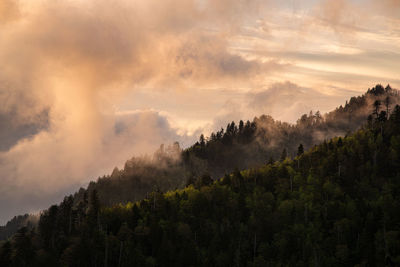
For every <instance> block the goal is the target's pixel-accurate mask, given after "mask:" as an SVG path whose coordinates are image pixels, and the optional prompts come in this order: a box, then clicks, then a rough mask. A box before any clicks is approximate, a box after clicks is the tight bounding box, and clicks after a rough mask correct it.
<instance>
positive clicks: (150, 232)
mask: <svg viewBox="0 0 400 267" xmlns="http://www.w3.org/2000/svg"><path fill="white" fill-rule="evenodd" d="M377 110H378V109H377ZM391 113H392V114H391V116H390V117H389V116H388V115H387V113H386V111H384V110H382V111H380V112H375V114H373V115H371V116H370V117H369V119H368V122H367V123H366V124H365V125H364V127H362V128H361V129H360V130H358V131H356V132H355V133H354V134H348V135H347V136H345V137H343V138H342V137H336V138H333V139H331V140H326V141H324V142H322V143H321V144H319V145H316V146H313V147H312V148H310V149H309V150H308V151H306V152H304V151H303V149H302V147H301V146H299V148H298V153H297V154H298V155H297V156H296V157H295V158H293V159H290V158H288V157H285V158H282V159H281V160H280V161H275V162H273V163H268V164H264V165H263V166H261V167H260V168H253V169H248V170H244V171H238V170H237V171H234V172H233V173H231V174H227V175H225V176H224V177H223V178H221V179H218V180H216V181H213V180H212V179H211V178H210V177H209V176H202V177H201V178H200V179H198V180H196V181H195V182H194V183H193V184H191V185H189V186H187V187H186V188H184V189H179V190H176V191H169V192H167V193H162V192H160V191H159V190H156V191H154V192H152V193H151V194H149V195H148V196H147V197H146V198H145V199H143V200H141V201H138V202H135V203H133V204H132V203H128V204H126V205H122V204H119V205H115V206H113V207H104V206H102V205H101V203H100V201H99V194H100V193H98V192H97V191H96V190H92V191H90V193H89V195H88V194H85V197H84V199H83V200H82V201H80V202H79V204H78V205H77V208H74V205H73V202H72V197H70V198H66V199H65V200H64V201H63V202H62V203H61V204H60V205H54V206H52V207H50V208H49V209H48V210H47V211H45V212H43V214H42V215H41V218H40V221H39V225H38V227H37V229H35V230H27V229H26V228H22V229H20V230H19V231H18V233H17V234H16V235H15V236H14V237H13V238H12V239H11V240H9V241H7V242H5V243H4V244H3V245H2V248H1V249H0V265H1V266H27V264H29V266H312V265H314V266H398V265H400V213H399V212H398V210H399V209H400V106H396V107H394V108H393V111H392V112H391Z"/></svg>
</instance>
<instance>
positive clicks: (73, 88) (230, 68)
mask: <svg viewBox="0 0 400 267" xmlns="http://www.w3.org/2000/svg"><path fill="white" fill-rule="evenodd" d="M261 2H264V3H266V2H265V1H257V0H254V1H250V0H248V1H240V0H234V1H227V0H218V1H208V0H205V1H197V0H190V1H186V0H167V1H161V2H160V1H156V0H149V1H134V2H132V1H125V0H119V1H105V0H100V1H94V0H91V1H67V0H59V1H51V0H40V1H39V0H38V1H29V0H20V1H18V0H4V1H1V2H0V27H1V31H2V38H1V39H0V60H1V62H3V65H2V67H1V71H0V100H1V102H2V103H5V104H4V105H3V106H2V107H0V122H1V123H2V130H1V132H0V136H1V141H0V142H1V144H0V149H1V150H3V151H1V152H0V172H1V178H0V179H1V180H0V183H1V185H2V186H1V192H0V193H1V195H2V198H3V200H4V201H6V199H7V198H9V199H10V201H11V200H12V203H14V204H12V203H11V202H9V203H10V204H9V205H8V206H7V208H6V207H4V210H3V209H2V218H1V219H2V220H4V219H6V218H5V216H8V215H10V214H11V213H13V212H12V211H13V210H14V211H17V209H16V207H17V206H19V205H21V206H22V207H25V208H26V209H38V208H43V207H44V206H43V205H42V204H43V203H46V201H45V200H46V199H47V200H50V199H51V200H54V197H55V196H61V195H63V194H64V193H65V192H66V191H68V190H71V188H73V186H74V185H75V186H77V185H81V184H82V183H85V182H87V181H88V180H89V179H93V178H94V177H96V176H97V175H101V174H104V173H107V172H109V171H110V170H111V169H112V168H113V167H114V166H115V165H117V164H122V163H123V162H124V161H125V160H126V159H128V158H130V157H131V156H133V155H134V154H143V153H149V152H152V151H153V150H154V149H155V148H156V147H158V146H159V144H160V143H162V142H167V141H168V142H170V141H171V142H172V141H175V140H178V141H179V140H189V139H190V137H188V136H185V135H182V134H181V135H178V134H177V133H176V129H173V128H172V127H171V126H170V125H169V123H168V120H167V118H165V117H163V116H162V115H160V114H159V113H155V112H140V113H137V114H129V115H126V114H125V115H121V114H118V112H116V110H117V108H116V106H117V105H118V103H119V102H121V100H123V98H124V96H125V95H126V94H127V93H128V92H130V91H132V90H136V88H153V87H158V88H191V87H199V86H202V87H215V86H217V85H218V86H229V85H235V86H238V85H240V84H244V83H245V82H246V80H248V79H249V78H250V77H254V78H256V77H258V76H261V75H264V74H265V73H267V72H269V71H272V70H273V68H275V67H276V66H277V65H278V64H275V63H270V62H261V61H259V60H256V59H247V58H244V57H242V56H240V55H238V54H235V53H233V52H232V51H231V50H230V44H231V38H232V36H233V35H234V34H235V33H237V32H238V31H240V26H241V25H242V24H243V23H244V22H245V21H246V20H247V19H249V18H251V17H252V15H254V14H257V12H258V10H259V5H260V3H261ZM185 138H186V139H185ZM188 138H189V139H188ZM22 203H23V204H22ZM28 203H31V204H29V205H28ZM18 211H19V212H22V211H23V208H20V209H18ZM3 214H4V215H3ZM3 216H4V217H3Z"/></svg>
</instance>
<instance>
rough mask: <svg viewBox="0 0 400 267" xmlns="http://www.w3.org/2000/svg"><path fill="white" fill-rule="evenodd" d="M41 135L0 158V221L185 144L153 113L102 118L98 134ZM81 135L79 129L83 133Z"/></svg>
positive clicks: (63, 132) (0, 154)
mask: <svg viewBox="0 0 400 267" xmlns="http://www.w3.org/2000/svg"><path fill="white" fill-rule="evenodd" d="M67 130H68V129H57V131H48V130H44V131H41V132H40V133H38V134H36V135H34V136H33V137H32V138H30V139H22V140H21V141H19V143H18V144H17V145H15V146H14V147H12V148H11V149H10V150H9V151H7V152H0V163H1V172H2V177H1V185H2V186H1V188H0V196H1V197H0V203H7V205H6V206H4V205H3V206H1V207H0V208H1V210H2V218H1V219H2V220H5V219H8V217H10V216H11V215H15V213H16V212H26V211H32V210H38V209H39V208H45V207H46V206H47V205H48V204H49V202H51V201H59V200H60V199H61V198H62V196H64V195H66V194H68V193H72V192H73V191H75V190H77V189H78V188H79V187H80V186H85V185H86V183H87V182H88V181H89V180H94V179H96V178H97V177H98V176H101V175H103V174H107V173H110V172H111V170H112V168H113V167H114V166H119V167H122V166H123V164H124V163H125V161H126V160H127V159H129V158H131V157H132V156H133V155H144V154H146V153H149V152H154V151H155V150H156V149H157V148H158V147H159V145H160V144H162V143H164V144H169V143H172V142H173V141H179V142H180V143H181V144H190V143H192V142H193V141H194V139H193V137H192V136H187V135H179V134H177V129H174V128H172V127H171V125H170V124H169V122H168V119H167V118H166V117H165V116H163V115H161V114H160V113H159V112H156V111H146V110H144V111H135V112H130V113H124V114H118V115H116V116H112V117H111V116H110V117H105V118H104V122H103V129H99V128H96V129H95V130H97V131H99V130H101V131H100V132H99V133H98V134H93V133H92V134H90V135H87V132H86V131H85V132H86V134H82V133H80V129H76V130H74V131H67ZM82 130H84V129H82Z"/></svg>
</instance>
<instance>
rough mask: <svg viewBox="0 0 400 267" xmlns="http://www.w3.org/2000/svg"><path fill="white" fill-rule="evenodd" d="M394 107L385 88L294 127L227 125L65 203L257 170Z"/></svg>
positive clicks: (120, 198)
mask: <svg viewBox="0 0 400 267" xmlns="http://www.w3.org/2000/svg"><path fill="white" fill-rule="evenodd" d="M377 101H378V102H379V103H375V102H377ZM374 103H375V104H376V107H374ZM397 103H400V96H399V93H398V91H397V90H395V89H392V88H391V87H390V86H389V85H388V86H386V88H384V87H383V86H381V85H377V86H375V87H374V88H372V89H368V91H367V92H366V93H365V94H363V95H362V96H358V97H352V98H351V99H350V100H349V101H346V104H345V105H344V106H340V107H338V108H337V109H336V110H334V111H332V112H329V113H327V114H325V115H321V114H320V113H319V112H315V113H312V112H310V113H309V114H304V115H303V116H301V118H299V120H298V121H297V123H296V124H289V123H285V122H280V121H275V120H274V119H273V118H272V117H271V116H268V115H262V116H260V117H256V118H254V120H253V121H252V122H250V121H247V122H243V121H240V122H239V123H237V124H235V122H232V123H229V124H228V125H227V127H226V129H221V130H220V131H218V132H215V133H212V134H211V135H210V137H209V138H205V137H204V136H203V135H202V136H201V137H200V140H199V141H198V142H196V144H194V145H193V146H191V147H189V148H187V149H184V150H182V149H181V148H180V147H179V144H178V143H174V144H172V145H170V146H164V145H161V146H160V149H159V150H157V151H156V152H155V153H154V155H152V156H151V157H150V156H149V157H134V158H132V159H130V160H128V161H127V162H126V164H125V166H124V168H123V169H122V170H118V169H117V168H115V169H114V171H113V172H112V174H111V175H107V176H103V177H100V178H98V180H97V181H96V182H91V183H90V184H89V185H88V188H87V189H83V188H81V189H80V190H79V191H78V192H77V193H75V194H74V195H73V196H71V200H70V201H72V205H73V206H74V207H77V206H78V205H79V203H81V202H82V201H84V199H85V198H87V196H88V195H90V192H92V191H93V190H96V191H97V192H98V196H99V200H100V203H101V204H102V205H105V206H112V205H115V204H118V203H127V202H128V201H132V202H135V201H139V200H142V199H143V198H145V197H146V196H147V195H148V194H149V193H151V192H152V191H153V190H160V191H162V192H165V191H168V190H172V189H176V188H182V187H184V186H185V185H187V184H191V183H195V182H196V180H197V179H199V177H202V176H207V175H209V176H210V177H211V178H212V179H218V178H220V177H222V176H223V175H224V174H225V173H230V172H232V171H234V170H235V169H239V170H244V169H248V168H256V167H260V166H262V165H264V164H265V163H267V162H274V161H275V160H280V159H283V158H286V157H287V156H288V157H294V156H295V155H296V153H297V148H298V146H299V144H302V146H303V147H304V149H308V148H310V147H312V146H313V145H315V144H318V143H321V142H323V141H324V140H326V139H329V138H332V137H334V136H344V135H346V134H347V133H350V132H352V131H354V130H356V129H358V128H359V127H360V126H361V125H362V124H364V123H365V122H366V121H367V117H368V115H369V114H371V113H373V112H375V113H376V112H379V111H380V110H383V111H386V112H387V111H390V110H391V109H392V108H393V107H394V105H395V104H397ZM26 221H27V220H18V221H15V222H16V223H19V225H17V224H16V223H13V224H10V225H9V226H5V227H2V228H0V240H1V239H4V238H7V237H9V236H11V234H12V233H15V231H16V230H17V229H18V228H19V227H21V226H25V225H26ZM11 225H12V227H10V226H11ZM31 226H32V224H31V225H29V227H31Z"/></svg>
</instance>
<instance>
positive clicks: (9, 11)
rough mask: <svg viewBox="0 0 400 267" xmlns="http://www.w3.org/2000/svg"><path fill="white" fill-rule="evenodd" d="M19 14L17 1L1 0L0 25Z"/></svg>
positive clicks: (14, 18)
mask: <svg viewBox="0 0 400 267" xmlns="http://www.w3.org/2000/svg"><path fill="white" fill-rule="evenodd" d="M19 16H20V10H19V3H18V1H15V0H2V1H1V2H0V26H1V24H5V23H7V22H10V21H13V20H16V19H18V17H19Z"/></svg>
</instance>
